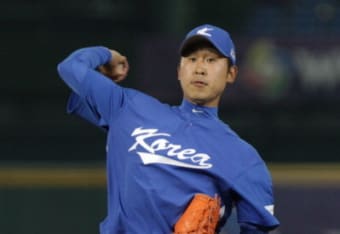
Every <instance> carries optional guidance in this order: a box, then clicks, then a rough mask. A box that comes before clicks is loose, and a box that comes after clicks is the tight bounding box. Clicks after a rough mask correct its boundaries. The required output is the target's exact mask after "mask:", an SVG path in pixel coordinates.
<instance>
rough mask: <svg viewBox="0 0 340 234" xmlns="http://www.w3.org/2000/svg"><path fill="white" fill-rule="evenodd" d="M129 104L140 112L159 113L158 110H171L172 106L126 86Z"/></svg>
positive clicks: (125, 91) (125, 90)
mask: <svg viewBox="0 0 340 234" xmlns="http://www.w3.org/2000/svg"><path fill="white" fill-rule="evenodd" d="M124 93H125V96H126V97H127V99H128V100H127V101H126V102H125V103H126V104H128V106H129V107H130V108H132V109H134V110H135V111H137V112H139V113H149V114H155V115H157V112H162V111H171V109H172V108H171V106H170V105H168V104H166V103H163V102H161V101H159V100H158V99H157V98H155V97H153V96H151V95H149V94H146V93H144V92H141V91H139V90H136V89H132V88H124Z"/></svg>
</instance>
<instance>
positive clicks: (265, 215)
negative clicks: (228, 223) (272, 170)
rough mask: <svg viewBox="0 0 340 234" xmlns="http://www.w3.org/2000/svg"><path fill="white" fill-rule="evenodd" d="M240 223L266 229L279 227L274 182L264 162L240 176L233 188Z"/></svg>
mask: <svg viewBox="0 0 340 234" xmlns="http://www.w3.org/2000/svg"><path fill="white" fill-rule="evenodd" d="M233 190H234V192H235V198H234V199H235V204H236V209H237V217H238V222H239V223H248V224H252V225H254V226H258V227H263V228H264V229H273V228H275V227H277V226H278V225H279V222H278V220H277V219H276V218H275V216H274V213H273V210H274V197H273V191H272V180H271V176H270V174H269V171H268V169H267V168H266V166H265V164H264V163H263V162H259V163H257V164H255V165H254V166H252V167H251V168H249V169H247V170H246V171H245V172H244V173H243V174H242V175H240V176H239V177H238V178H237V179H236V181H235V183H234V186H233Z"/></svg>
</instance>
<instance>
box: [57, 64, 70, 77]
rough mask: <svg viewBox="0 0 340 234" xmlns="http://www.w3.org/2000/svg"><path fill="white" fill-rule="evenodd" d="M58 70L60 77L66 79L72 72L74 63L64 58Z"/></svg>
mask: <svg viewBox="0 0 340 234" xmlns="http://www.w3.org/2000/svg"><path fill="white" fill-rule="evenodd" d="M57 71H58V74H59V77H60V78H61V79H62V80H65V79H67V77H68V76H69V75H70V74H71V73H72V65H71V63H70V62H69V61H67V60H64V61H62V62H60V63H59V64H58V65H57Z"/></svg>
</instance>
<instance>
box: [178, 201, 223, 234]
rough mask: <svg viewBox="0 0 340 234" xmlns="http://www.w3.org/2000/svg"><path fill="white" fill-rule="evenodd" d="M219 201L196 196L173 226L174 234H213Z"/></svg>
mask: <svg viewBox="0 0 340 234" xmlns="http://www.w3.org/2000/svg"><path fill="white" fill-rule="evenodd" d="M220 206H221V199H220V198H219V197H218V196H217V195H216V196H215V197H214V198H212V197H210V196H208V195H206V194H196V195H195V196H194V198H193V199H192V201H191V202H190V204H189V206H188V207H187V209H186V210H185V211H184V213H183V215H182V216H181V217H180V218H179V220H178V221H177V223H176V224H175V228H174V234H214V233H216V227H217V223H218V221H219V218H220Z"/></svg>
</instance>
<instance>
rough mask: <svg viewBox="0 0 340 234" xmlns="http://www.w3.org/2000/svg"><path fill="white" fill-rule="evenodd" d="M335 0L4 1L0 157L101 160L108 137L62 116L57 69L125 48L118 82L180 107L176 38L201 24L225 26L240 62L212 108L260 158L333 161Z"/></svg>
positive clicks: (338, 113) (336, 135)
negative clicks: (126, 72) (124, 69)
mask: <svg viewBox="0 0 340 234" xmlns="http://www.w3.org/2000/svg"><path fill="white" fill-rule="evenodd" d="M339 9H340V1H337V0H297V1H292V0H288V1H282V0H276V1H275V0H259V1H250V0H246V1H236V0H235V1H222V0H218V1H216V2H215V4H206V1H203V0H199V1H180V0H175V1H168V2H160V1H156V0H154V1H151V0H150V1H132V0H130V1H122V0H116V1H112V0H86V1H79V0H72V1H65V0H62V1H41V0H31V1H23V0H11V1H9V0H3V1H1V2H0V27H1V31H0V38H1V45H0V55H1V56H0V60H1V68H2V75H1V78H0V79H1V86H0V107H1V114H0V129H1V133H2V134H1V135H0V149H1V150H0V159H1V160H53V161H54V160H61V161H63V160H70V161H72V160H75V161H77V160H103V159H104V158H105V156H104V154H105V151H104V144H105V135H104V133H103V132H101V131H100V130H98V129H96V128H94V127H92V126H90V125H89V124H87V123H85V122H83V121H81V120H79V119H78V118H76V117H71V116H67V115H66V113H65V105H66V100H67V95H68V89H67V88H66V87H65V85H64V84H63V83H62V81H61V80H60V79H59V78H58V75H57V73H56V66H57V64H58V62H60V61H61V60H62V59H63V58H64V57H66V56H67V55H68V54H69V53H70V52H71V51H73V50H75V49H77V48H80V47H85V46H91V45H105V46H108V47H111V48H115V49H117V50H119V51H121V52H122V53H124V54H126V55H127V56H128V58H129V61H130V64H131V71H130V76H129V77H128V79H127V80H126V81H124V83H123V85H124V86H128V87H132V88H137V89H139V90H142V91H144V92H146V93H149V94H150V95H152V96H155V97H157V98H159V99H160V100H162V101H164V102H169V103H171V104H178V103H179V102H180V101H181V91H180V88H179V85H178V83H177V79H176V66H177V63H178V53H177V50H178V47H179V44H180V41H181V39H182V37H183V34H184V33H185V32H186V31H187V30H188V29H191V28H192V27H193V26H196V25H198V24H202V23H212V24H217V25H219V26H221V27H224V28H226V29H227V30H229V31H230V33H231V34H232V35H233V39H234V41H235V44H236V47H237V48H236V49H237V59H238V66H239V69H240V72H239V76H238V80H237V82H236V83H235V84H234V85H233V86H231V87H230V88H228V89H227V91H226V94H225V96H224V98H223V100H222V106H221V108H220V116H221V118H222V119H223V120H225V121H226V122H227V123H228V124H229V125H230V126H231V127H232V128H233V129H234V130H236V131H237V132H238V133H239V134H240V135H241V137H243V138H245V139H246V140H248V141H249V142H250V143H252V144H253V145H254V146H255V147H256V148H257V149H258V150H259V151H260V153H261V155H262V156H263V157H264V159H265V160H267V161H272V162H287V161H288V162H296V161H339V157H338V155H339V154H340V148H339V147H338V143H339V142H340V121H339V119H340V109H339V104H340V90H339V89H340V53H339V52H340V45H339V41H340V40H339V39H340V28H339V27H338V25H339V21H340V14H339Z"/></svg>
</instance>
